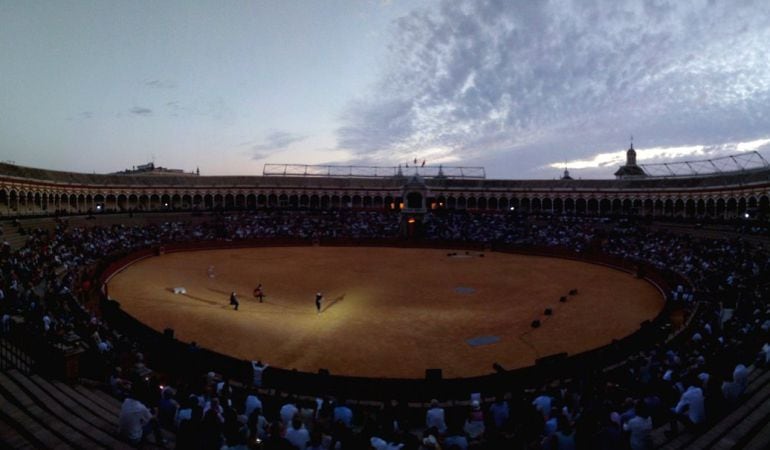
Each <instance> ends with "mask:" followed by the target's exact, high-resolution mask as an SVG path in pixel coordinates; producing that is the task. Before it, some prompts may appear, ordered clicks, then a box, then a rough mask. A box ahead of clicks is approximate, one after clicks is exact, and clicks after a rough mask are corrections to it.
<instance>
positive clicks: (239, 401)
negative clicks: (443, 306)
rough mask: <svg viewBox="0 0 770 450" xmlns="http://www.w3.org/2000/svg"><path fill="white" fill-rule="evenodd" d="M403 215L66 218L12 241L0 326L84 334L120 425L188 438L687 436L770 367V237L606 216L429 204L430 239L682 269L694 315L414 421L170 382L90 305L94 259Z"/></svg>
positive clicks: (441, 442) (52, 338) (233, 442)
mask: <svg viewBox="0 0 770 450" xmlns="http://www.w3.org/2000/svg"><path fill="white" fill-rule="evenodd" d="M399 221H400V217H399V215H398V214H397V213H392V212H372V211H346V212H342V211H324V212H308V211H298V212H287V211H266V212H252V213H234V214H219V215H215V216H212V217H210V218H207V220H197V221H176V222H166V223H162V224H156V225H143V226H124V225H116V226H110V227H105V226H100V225H98V223H97V224H94V225H92V226H87V227H71V226H68V224H67V222H66V221H59V222H57V224H56V229H55V230H53V231H43V230H30V231H29V232H28V235H27V242H26V244H25V246H24V247H23V248H21V249H19V250H17V251H11V249H10V246H9V245H7V243H5V244H4V245H3V246H2V249H0V317H1V318H2V332H3V333H9V332H10V331H11V330H12V328H14V327H24V328H26V329H27V330H30V331H31V332H33V333H35V334H37V335H40V336H44V337H45V338H46V339H47V340H48V341H49V342H51V343H61V342H71V341H72V339H73V337H79V338H81V339H82V341H83V342H85V343H86V345H87V346H88V351H89V353H88V355H89V358H92V359H95V360H97V361H98V362H99V367H104V368H106V373H105V380H106V382H107V383H108V385H109V387H110V389H111V390H112V392H113V394H115V395H116V396H118V397H120V398H122V399H125V400H124V404H123V408H124V411H123V413H122V415H121V420H120V423H121V432H122V433H123V437H124V438H125V439H126V440H128V441H131V442H139V441H141V440H142V439H148V438H149V439H154V440H155V441H156V442H158V443H162V436H161V434H160V433H159V428H158V426H162V427H164V428H166V429H170V430H174V431H175V432H176V444H177V448H217V449H218V448H223V447H227V448H265V449H283V448H286V449H295V448H299V449H321V448H323V449H327V448H333V447H334V446H335V445H337V443H339V446H340V448H342V449H368V448H373V449H377V450H381V449H397V448H403V449H407V450H408V449H436V448H443V449H445V450H448V449H461V450H464V449H466V448H482V449H483V448H547V449H570V448H596V449H614V448H624V447H628V446H630V448H632V449H644V448H650V445H651V441H650V433H651V430H652V429H653V427H657V426H662V425H664V424H668V430H669V432H670V433H677V432H678V430H679V429H680V426H681V425H684V426H685V427H687V428H692V429H694V430H698V429H702V428H703V427H705V426H707V424H708V423H711V422H712V421H714V420H716V419H718V417H719V415H720V414H722V413H723V412H724V411H726V410H728V409H729V408H730V407H732V406H734V405H736V404H737V403H739V402H740V401H741V400H742V397H743V395H744V392H745V390H746V387H747V379H748V373H749V370H750V368H752V367H756V368H763V367H767V366H768V364H770V344H769V343H770V340H769V339H768V337H769V336H770V305H769V304H768V303H767V298H769V297H768V296H769V295H770V284H768V282H767V281H766V279H765V276H766V274H767V273H770V251H768V250H769V249H768V248H766V247H764V246H762V245H761V244H757V243H756V242H749V241H746V240H742V239H700V238H694V237H691V236H688V235H684V234H681V233H678V234H674V233H669V232H666V231H653V230H651V229H648V228H646V227H644V226H640V225H638V224H635V223H632V222H626V221H620V222H619V221H610V220H607V219H601V218H575V217H552V218H536V217H535V218H533V217H529V218H527V217H522V216H517V215H512V214H505V213H495V214H465V213H458V214H429V215H428V216H426V218H425V226H424V228H423V233H424V236H423V237H424V239H426V240H432V241H462V242H474V243H482V244H490V245H500V244H506V245H519V246H555V247H564V248H567V249H570V250H572V251H577V252H586V251H589V250H590V251H599V252H602V253H606V254H610V255H615V256H617V257H622V258H624V259H627V260H631V261H638V262H643V263H647V264H651V265H653V266H655V267H657V268H659V269H662V270H673V271H675V272H678V273H679V274H681V275H682V276H683V277H684V278H685V279H687V280H689V284H686V283H683V284H681V285H678V286H674V287H673V289H672V291H671V292H670V295H669V298H670V301H673V302H676V303H677V304H679V305H681V307H682V309H683V310H685V311H688V312H689V313H690V315H689V316H688V320H690V326H689V327H688V328H686V330H685V331H684V333H683V334H682V335H680V336H678V337H677V338H675V339H672V340H670V341H668V342H657V343H651V344H650V346H649V348H646V349H644V350H643V351H641V352H639V353H638V354H635V355H633V356H632V357H630V358H629V359H628V360H627V361H626V362H625V363H623V364H621V365H619V366H617V367H613V368H612V369H611V370H610V369H608V368H603V367H596V368H593V369H594V370H591V371H590V372H587V373H586V375H585V376H580V377H571V378H568V379H555V380H542V385H540V386H529V387H526V386H517V387H513V386H512V387H511V389H510V390H509V391H507V392H496V393H484V394H485V395H496V396H497V397H496V399H495V400H494V401H493V402H489V403H485V402H484V401H483V399H482V398H474V399H472V401H470V402H469V403H468V406H463V407H457V406H449V405H444V404H442V403H441V402H439V401H438V400H434V401H433V402H431V405H430V407H428V408H426V409H425V410H423V411H422V412H421V413H419V414H418V415H420V414H421V417H419V418H415V413H414V411H413V410H410V408H407V406H406V405H405V402H403V401H401V402H398V401H395V400H394V401H393V402H392V403H387V404H383V405H375V406H367V407H362V406H360V405H356V406H353V405H351V404H350V403H349V402H346V401H345V400H344V399H332V398H327V397H324V396H323V395H321V396H320V397H319V399H317V400H310V399H297V398H291V397H290V398H283V397H279V396H278V397H276V396H271V397H265V396H264V395H262V396H260V394H258V392H257V391H255V390H249V389H235V388H233V387H231V385H230V383H229V382H228V380H226V379H222V378H221V377H220V376H219V375H217V374H216V373H213V372H212V373H206V374H197V373H191V374H188V375H189V376H187V377H184V378H179V379H173V380H169V379H165V380H162V376H161V374H155V373H153V372H152V370H151V369H150V368H148V367H146V366H145V359H144V356H143V351H145V350H146V349H141V348H139V346H138V345H137V344H136V343H135V342H134V341H133V340H132V339H131V337H130V336H127V335H124V334H121V332H120V330H116V329H113V328H111V327H110V326H109V325H108V324H106V323H103V322H102V321H101V320H100V319H99V317H98V315H97V314H96V313H95V311H92V310H89V309H88V308H86V307H85V306H84V305H85V302H84V301H83V300H84V295H85V293H86V291H87V290H88V289H90V287H91V286H90V283H92V280H91V276H92V275H93V274H92V273H91V272H90V271H89V267H92V266H93V265H94V264H96V263H97V262H99V261H100V260H101V259H103V258H104V257H105V256H107V255H111V254H116V253H120V252H126V251H130V250H134V249H140V248H145V247H153V246H158V245H164V244H167V243H169V242H184V241H201V240H225V241H230V240H238V239H262V238H274V237H280V238H297V239H305V240H307V239H316V238H346V239H359V238H396V237H397V236H398V230H399ZM756 368H754V369H753V370H759V369H756ZM161 381H163V383H164V384H163V385H161ZM261 397H265V398H261ZM149 436H154V437H152V438H150V437H149Z"/></svg>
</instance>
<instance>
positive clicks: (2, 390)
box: [0, 369, 175, 449]
mask: <svg viewBox="0 0 770 450" xmlns="http://www.w3.org/2000/svg"><path fill="white" fill-rule="evenodd" d="M120 406H121V403H120V402H119V401H118V400H117V399H115V398H112V397H110V396H109V395H107V394H106V393H104V392H101V391H99V390H97V389H88V388H85V387H83V386H74V387H73V386H69V385H67V384H65V383H62V382H60V381H52V380H47V379H45V378H43V377H41V376H39V375H32V376H27V375H25V374H23V373H22V372H19V371H18V370H15V369H14V370H8V371H5V372H0V448H5V447H9V448H57V449H58V448H62V449H65V448H110V449H131V448H133V447H132V446H131V445H129V444H128V443H126V442H124V441H122V440H121V439H120V437H119V436H118V418H119V416H120ZM164 437H165V438H166V440H167V442H170V444H168V445H170V446H171V447H173V442H174V440H175V439H174V436H173V434H171V433H168V432H164ZM153 440H154V438H153V437H150V438H148V441H150V442H145V443H143V444H142V446H141V448H143V449H158V448H161V447H159V446H157V445H155V444H154V443H152V441H153Z"/></svg>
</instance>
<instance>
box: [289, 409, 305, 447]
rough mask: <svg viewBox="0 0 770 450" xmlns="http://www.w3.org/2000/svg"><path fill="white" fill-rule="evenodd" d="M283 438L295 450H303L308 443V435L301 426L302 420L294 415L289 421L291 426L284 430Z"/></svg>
mask: <svg viewBox="0 0 770 450" xmlns="http://www.w3.org/2000/svg"><path fill="white" fill-rule="evenodd" d="M285 437H286V440H287V441H289V443H290V444H291V445H293V446H294V447H296V448H297V449H299V450H305V447H306V446H307V443H308V442H309V441H310V433H309V432H308V431H307V428H305V426H304V425H303V424H302V419H301V418H300V417H299V415H295V416H294V418H293V419H292V420H291V426H290V427H289V429H288V430H286V436H285Z"/></svg>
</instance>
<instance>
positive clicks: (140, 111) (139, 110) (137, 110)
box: [128, 106, 152, 116]
mask: <svg viewBox="0 0 770 450" xmlns="http://www.w3.org/2000/svg"><path fill="white" fill-rule="evenodd" d="M128 112H130V113H131V114H134V115H137V116H151V115H152V110H151V109H150V108H145V107H143V106H134V107H133V108H131V109H129V110H128Z"/></svg>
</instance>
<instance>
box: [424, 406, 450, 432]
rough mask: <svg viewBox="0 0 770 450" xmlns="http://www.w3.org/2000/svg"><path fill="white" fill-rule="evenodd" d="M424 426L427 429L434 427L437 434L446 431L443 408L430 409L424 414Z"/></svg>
mask: <svg viewBox="0 0 770 450" xmlns="http://www.w3.org/2000/svg"><path fill="white" fill-rule="evenodd" d="M425 426H426V427H427V428H431V427H436V429H437V430H438V431H439V433H443V432H445V431H446V422H445V421H444V408H439V407H435V408H431V409H429V410H428V412H427V413H425Z"/></svg>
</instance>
